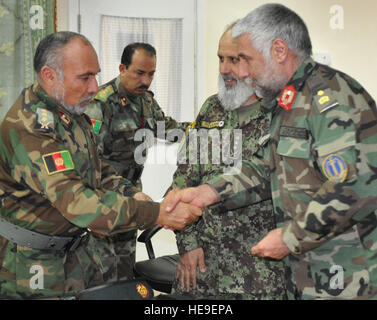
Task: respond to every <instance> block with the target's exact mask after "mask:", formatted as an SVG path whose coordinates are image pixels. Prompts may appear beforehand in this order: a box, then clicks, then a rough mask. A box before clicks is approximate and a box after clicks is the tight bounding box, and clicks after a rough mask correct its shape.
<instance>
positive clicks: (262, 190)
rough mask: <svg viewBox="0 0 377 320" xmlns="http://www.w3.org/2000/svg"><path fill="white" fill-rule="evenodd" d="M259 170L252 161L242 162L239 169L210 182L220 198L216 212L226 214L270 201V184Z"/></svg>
mask: <svg viewBox="0 0 377 320" xmlns="http://www.w3.org/2000/svg"><path fill="white" fill-rule="evenodd" d="M259 169H260V168H257V167H256V166H255V164H254V163H253V162H252V161H248V160H243V161H242V166H241V168H240V169H235V170H234V171H231V172H229V173H228V174H224V175H221V176H218V177H215V178H214V179H212V180H210V181H209V182H208V184H209V185H211V186H212V187H214V188H215V189H216V191H217V192H218V193H219V195H220V196H221V201H220V202H219V203H218V204H216V205H215V207H216V208H217V210H219V211H220V212H226V211H229V210H235V209H238V208H243V207H246V206H249V205H252V204H255V203H258V202H261V201H264V200H267V199H271V191H270V190H271V189H270V183H269V181H268V180H267V179H265V178H263V177H262V175H261V172H260V170H259Z"/></svg>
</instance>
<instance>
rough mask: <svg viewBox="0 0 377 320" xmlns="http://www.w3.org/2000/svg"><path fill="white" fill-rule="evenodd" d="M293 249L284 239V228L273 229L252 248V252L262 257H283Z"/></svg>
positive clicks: (278, 258)
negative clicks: (289, 247)
mask: <svg viewBox="0 0 377 320" xmlns="http://www.w3.org/2000/svg"><path fill="white" fill-rule="evenodd" d="M290 253H291V251H290V250H289V249H288V247H287V245H286V244H285V243H284V241H283V237H282V229H281V228H278V229H274V230H271V231H270V232H269V233H267V235H266V236H265V237H264V238H263V239H262V240H261V241H259V242H258V243H257V245H255V246H254V247H252V248H251V254H253V255H257V256H260V257H262V258H272V259H277V260H280V259H283V258H284V257H285V256H287V255H288V254H290Z"/></svg>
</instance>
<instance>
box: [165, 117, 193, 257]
mask: <svg viewBox="0 0 377 320" xmlns="http://www.w3.org/2000/svg"><path fill="white" fill-rule="evenodd" d="M198 117H199V116H198ZM196 123H198V121H196ZM191 160H192V159H191ZM196 161H197V163H196V164H191V162H190V145H189V143H188V139H187V135H185V136H184V138H183V140H182V141H181V144H180V147H179V149H178V167H177V170H176V171H175V173H174V176H173V182H172V184H171V186H170V188H169V190H171V189H175V188H180V189H184V188H188V187H194V186H197V185H199V184H200V181H201V175H200V164H199V162H198V161H199V159H198V156H197V157H196ZM200 220H201V218H199V220H198V221H197V222H194V223H193V224H191V225H189V226H187V227H186V228H184V229H183V230H181V231H176V241H177V247H178V252H179V254H180V255H182V254H184V253H186V252H188V251H192V250H194V249H197V248H200V247H201V244H200V232H199V230H198V223H199V221H200Z"/></svg>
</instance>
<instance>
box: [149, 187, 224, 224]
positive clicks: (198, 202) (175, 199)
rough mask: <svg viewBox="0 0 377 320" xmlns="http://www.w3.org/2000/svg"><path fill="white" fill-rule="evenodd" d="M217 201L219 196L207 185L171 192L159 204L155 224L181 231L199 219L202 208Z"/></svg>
mask: <svg viewBox="0 0 377 320" xmlns="http://www.w3.org/2000/svg"><path fill="white" fill-rule="evenodd" d="M219 200H220V196H219V195H218V193H217V192H216V190H215V189H213V188H212V187H210V186H209V185H201V186H199V187H195V188H187V189H174V190H171V191H170V192H169V193H168V194H167V195H166V197H165V198H164V200H163V201H162V202H161V205H160V214H159V217H158V219H157V221H156V224H157V225H159V226H161V227H165V228H168V229H173V230H182V229H183V228H184V227H186V226H187V225H189V224H191V223H193V222H195V221H197V220H198V219H199V217H200V216H201V215H202V213H203V211H202V208H204V207H206V206H208V205H210V204H213V203H215V202H218V201H219Z"/></svg>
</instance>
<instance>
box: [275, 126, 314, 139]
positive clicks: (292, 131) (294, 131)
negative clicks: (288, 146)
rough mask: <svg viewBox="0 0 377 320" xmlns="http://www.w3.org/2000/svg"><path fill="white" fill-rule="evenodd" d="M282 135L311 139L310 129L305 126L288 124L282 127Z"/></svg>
mask: <svg viewBox="0 0 377 320" xmlns="http://www.w3.org/2000/svg"><path fill="white" fill-rule="evenodd" d="M280 136H281V137H289V138H297V139H305V140H307V139H309V133H308V130H306V129H305V128H297V127H288V126H281V127H280Z"/></svg>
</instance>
